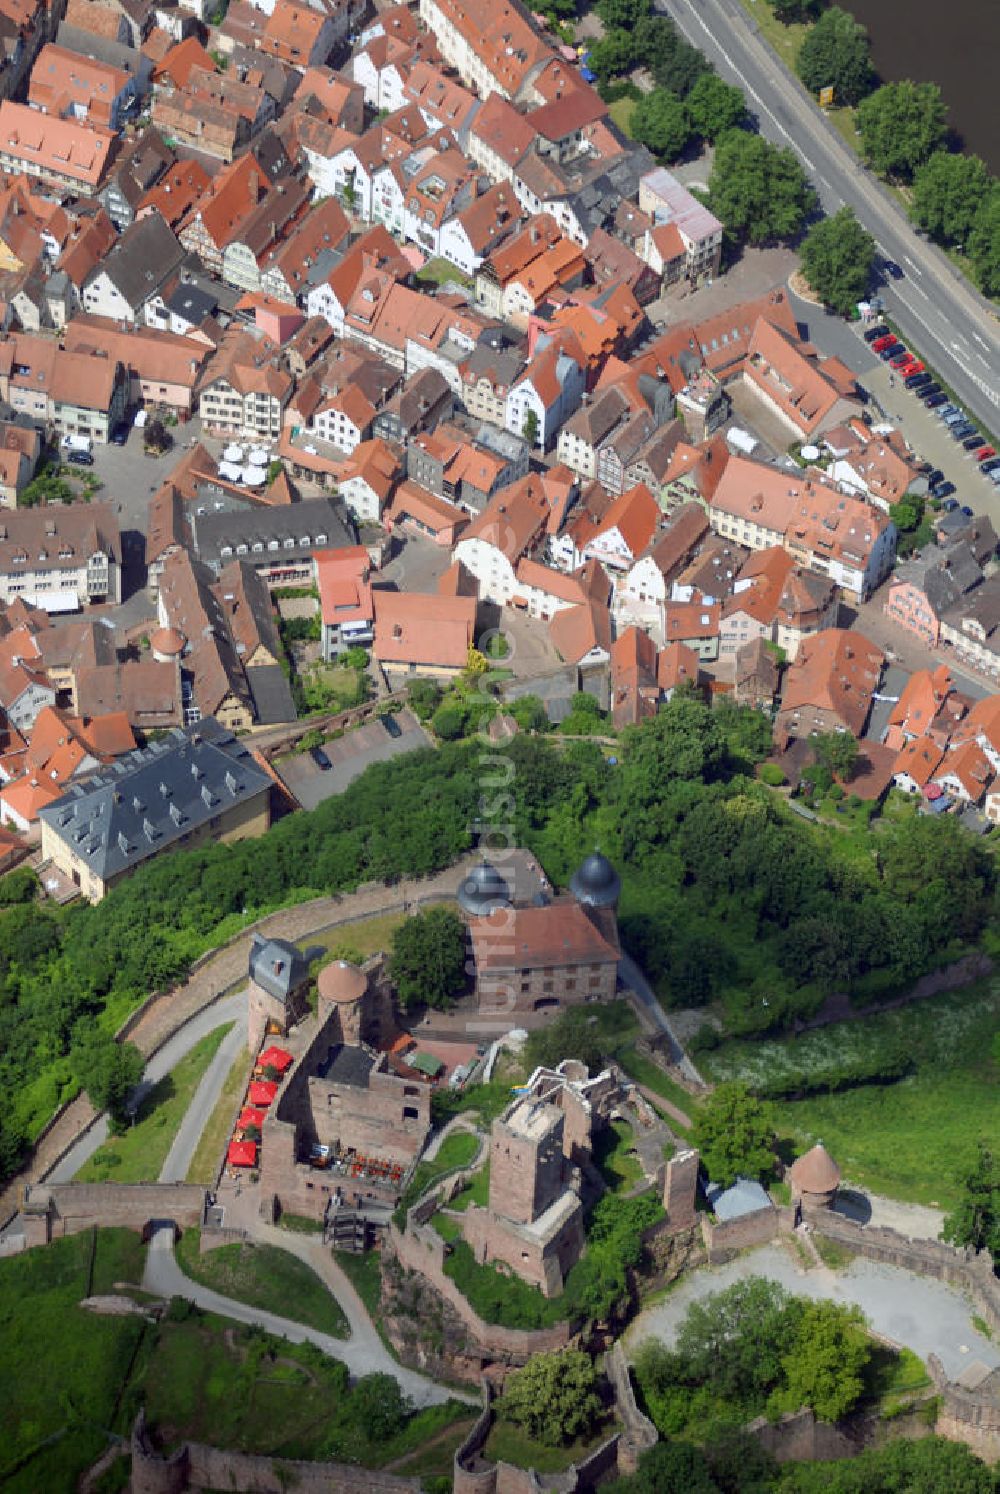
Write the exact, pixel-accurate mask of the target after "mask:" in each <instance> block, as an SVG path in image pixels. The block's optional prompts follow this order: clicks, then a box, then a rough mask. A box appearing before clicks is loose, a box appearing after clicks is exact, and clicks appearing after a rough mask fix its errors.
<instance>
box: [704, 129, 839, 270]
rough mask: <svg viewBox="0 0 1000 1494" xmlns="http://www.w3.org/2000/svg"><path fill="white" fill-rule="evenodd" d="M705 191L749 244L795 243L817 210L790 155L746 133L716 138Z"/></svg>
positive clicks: (715, 208)
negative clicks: (707, 189)
mask: <svg viewBox="0 0 1000 1494" xmlns="http://www.w3.org/2000/svg"><path fill="white" fill-rule="evenodd" d="M708 188H709V200H710V206H711V208H712V211H713V212H714V213H715V214H716V215H717V217H719V218H720V219H721V220H722V222H723V224H724V225H725V227H726V228H727V229H728V230H729V232H730V233H731V234H733V235H735V236H736V237H737V238H741V239H745V240H746V241H747V242H748V243H750V244H767V243H773V242H775V241H777V240H787V239H794V238H796V237H797V236H798V235H799V233H801V231H802V228H803V226H804V224H805V221H806V219H807V217H808V216H809V214H810V213H811V212H812V211H813V209H814V208H815V206H816V194H815V192H814V191H813V189H812V187H811V186H810V185H809V181H808V179H807V177H806V174H805V172H804V171H803V169H802V167H801V166H800V165H799V163H798V160H797V159H796V157H795V155H794V153H793V152H792V151H791V150H790V149H787V148H786V149H783V150H781V149H779V148H778V147H777V146H775V145H771V144H770V143H769V142H768V141H767V140H765V139H764V138H763V136H761V135H753V134H750V133H749V131H746V130H730V131H729V132H728V134H725V135H723V136H721V137H720V139H719V141H718V144H717V145H716V148H715V162H714V164H713V166H712V172H711V175H710V176H709V179H708Z"/></svg>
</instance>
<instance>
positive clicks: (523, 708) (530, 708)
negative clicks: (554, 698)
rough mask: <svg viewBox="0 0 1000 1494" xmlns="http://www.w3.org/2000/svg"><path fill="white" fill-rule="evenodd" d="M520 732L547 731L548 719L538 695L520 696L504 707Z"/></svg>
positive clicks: (543, 703)
mask: <svg viewBox="0 0 1000 1494" xmlns="http://www.w3.org/2000/svg"><path fill="white" fill-rule="evenodd" d="M506 709H507V711H508V713H509V714H510V715H511V716H513V718H514V720H515V721H516V722H517V724H518V726H519V727H520V728H521V730H522V731H548V729H549V717H548V713H547V711H546V709H545V702H544V701H543V700H542V698H541V696H540V695H522V696H520V697H519V698H518V699H517V700H512V701H511V702H510V704H509V705H508V706H507V707H506Z"/></svg>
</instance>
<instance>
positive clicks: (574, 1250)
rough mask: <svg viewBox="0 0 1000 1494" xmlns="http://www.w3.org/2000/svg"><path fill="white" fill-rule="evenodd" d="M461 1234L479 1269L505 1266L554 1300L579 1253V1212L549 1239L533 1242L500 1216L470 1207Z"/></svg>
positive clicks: (580, 1239)
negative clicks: (480, 1267)
mask: <svg viewBox="0 0 1000 1494" xmlns="http://www.w3.org/2000/svg"><path fill="white" fill-rule="evenodd" d="M462 1234H463V1236H464V1238H465V1241H466V1244H467V1245H468V1246H469V1247H470V1249H471V1250H472V1253H473V1255H474V1256H475V1258H476V1260H477V1261H478V1262H479V1264H480V1265H486V1264H489V1265H495V1266H500V1267H504V1266H506V1267H507V1268H508V1270H509V1271H510V1272H511V1274H512V1275H514V1276H517V1277H519V1278H520V1279H521V1280H522V1281H525V1282H527V1283H528V1285H529V1286H536V1287H539V1288H540V1290H541V1291H542V1292H543V1293H544V1295H545V1296H546V1297H556V1296H558V1295H559V1293H560V1292H561V1291H562V1288H563V1280H564V1278H565V1276H566V1272H567V1271H568V1270H569V1269H570V1267H571V1266H573V1265H575V1264H576V1262H577V1261H578V1260H579V1258H580V1256H581V1255H582V1253H583V1247H584V1235H583V1209H582V1207H581V1206H580V1205H578V1206H577V1208H576V1209H575V1210H574V1212H573V1214H572V1215H571V1216H570V1217H569V1218H568V1219H567V1220H566V1221H565V1223H564V1224H563V1225H562V1227H561V1229H560V1230H559V1231H558V1233H557V1234H555V1235H553V1236H552V1238H551V1239H548V1240H533V1239H526V1238H525V1237H524V1235H523V1234H522V1233H521V1232H519V1231H518V1230H517V1229H515V1228H514V1227H513V1226H512V1225H510V1224H509V1223H508V1221H506V1220H505V1219H504V1218H503V1217H502V1216H500V1215H497V1214H494V1213H493V1212H492V1210H490V1209H481V1208H477V1207H476V1206H475V1205H474V1204H473V1205H471V1206H470V1207H469V1208H468V1209H466V1211H465V1217H464V1219H463V1221H462Z"/></svg>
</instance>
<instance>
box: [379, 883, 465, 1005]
mask: <svg viewBox="0 0 1000 1494" xmlns="http://www.w3.org/2000/svg"><path fill="white" fill-rule="evenodd" d="M389 974H390V976H391V977H392V980H393V983H394V985H395V987H396V992H397V994H398V996H399V999H400V1001H401V1003H402V1004H403V1006H404V1007H411V1006H418V1005H421V1004H425V1005H427V1006H433V1007H439V1008H440V1007H447V1006H450V1005H451V1003H452V1001H453V999H454V998H455V997H456V996H457V995H458V994H459V993H460V992H461V990H462V987H463V986H464V985H465V924H464V923H463V922H462V920H461V919H460V918H459V916H458V914H457V913H453V912H452V911H451V909H450V908H430V909H428V911H427V912H426V913H417V914H415V915H414V916H413V917H412V918H408V919H407V920H406V922H405V923H402V924H400V926H399V928H398V929H397V930H396V932H395V933H394V934H393V936H392V954H391V955H390V957H389Z"/></svg>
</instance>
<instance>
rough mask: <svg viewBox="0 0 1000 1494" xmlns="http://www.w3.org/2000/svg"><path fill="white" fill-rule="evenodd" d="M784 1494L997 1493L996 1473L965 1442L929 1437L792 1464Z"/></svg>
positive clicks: (783, 1484)
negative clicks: (831, 1459)
mask: <svg viewBox="0 0 1000 1494" xmlns="http://www.w3.org/2000/svg"><path fill="white" fill-rule="evenodd" d="M777 1487H778V1488H779V1489H780V1490H781V1494H945V1491H947V1494H994V1491H995V1489H996V1484H995V1482H994V1478H993V1474H992V1473H991V1471H990V1469H989V1468H987V1467H986V1464H985V1463H981V1462H980V1461H979V1459H978V1458H977V1457H976V1456H975V1454H974V1453H972V1452H970V1451H969V1449H968V1448H967V1447H965V1446H963V1444H962V1443H960V1442H946V1441H945V1439H944V1438H943V1437H923V1438H921V1439H920V1441H918V1442H908V1441H905V1440H903V1439H900V1440H899V1441H897V1442H890V1443H889V1445H888V1447H878V1448H874V1447H872V1448H868V1449H866V1451H865V1452H863V1453H862V1454H861V1456H860V1457H858V1458H850V1459H847V1460H846V1461H843V1462H838V1463H786V1464H785V1466H784V1468H783V1469H782V1477H781V1482H780V1484H779V1485H778V1486H777Z"/></svg>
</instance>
